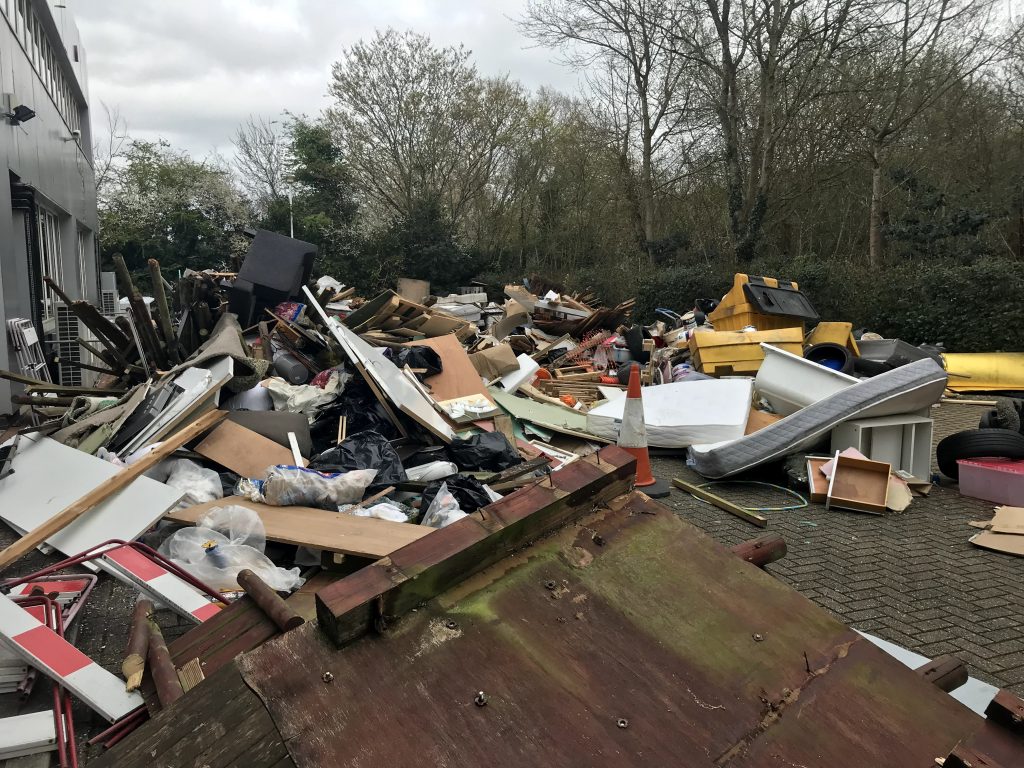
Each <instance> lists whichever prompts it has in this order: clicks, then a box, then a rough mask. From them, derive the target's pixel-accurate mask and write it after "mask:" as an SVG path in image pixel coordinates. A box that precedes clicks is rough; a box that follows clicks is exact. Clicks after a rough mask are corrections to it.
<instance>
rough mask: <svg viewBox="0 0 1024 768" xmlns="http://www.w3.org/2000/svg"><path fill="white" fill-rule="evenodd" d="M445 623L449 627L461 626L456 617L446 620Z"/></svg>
mask: <svg viewBox="0 0 1024 768" xmlns="http://www.w3.org/2000/svg"><path fill="white" fill-rule="evenodd" d="M444 625H445V627H447V628H448V629H458V628H459V622H457V621H456V620H455V619H448V621H446V622H445V623H444Z"/></svg>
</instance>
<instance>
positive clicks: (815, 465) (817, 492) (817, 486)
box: [807, 456, 832, 502]
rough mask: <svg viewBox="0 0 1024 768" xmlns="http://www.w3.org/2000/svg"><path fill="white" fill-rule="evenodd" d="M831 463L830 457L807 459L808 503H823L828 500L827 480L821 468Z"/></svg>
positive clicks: (810, 457)
mask: <svg viewBox="0 0 1024 768" xmlns="http://www.w3.org/2000/svg"><path fill="white" fill-rule="evenodd" d="M830 461H832V457H831V456H824V457H821V456H808V457H807V489H808V491H809V494H808V497H807V498H808V499H809V500H810V501H817V502H823V501H825V500H826V499H827V498H828V478H827V477H825V473H824V472H822V471H821V468H822V467H823V466H825V465H826V464H827V463H828V462H830Z"/></svg>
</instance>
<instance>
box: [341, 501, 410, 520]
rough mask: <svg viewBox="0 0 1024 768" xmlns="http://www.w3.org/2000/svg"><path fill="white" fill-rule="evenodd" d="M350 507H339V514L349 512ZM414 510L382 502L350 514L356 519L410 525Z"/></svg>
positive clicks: (352, 511) (358, 508) (354, 510)
mask: <svg viewBox="0 0 1024 768" xmlns="http://www.w3.org/2000/svg"><path fill="white" fill-rule="evenodd" d="M349 510H350V505H347V504H346V505H342V506H340V507H338V511H339V512H349ZM411 511H412V510H410V509H409V507H407V506H405V505H404V504H397V503H395V502H393V501H382V502H381V503H380V504H374V505H373V506H372V507H356V508H355V509H352V510H351V512H350V514H353V515H355V516H356V517H376V518H377V519H378V520H390V521H391V522H393V523H408V522H409V517H410V514H409V513H410V512H411Z"/></svg>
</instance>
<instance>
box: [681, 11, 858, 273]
mask: <svg viewBox="0 0 1024 768" xmlns="http://www.w3.org/2000/svg"><path fill="white" fill-rule="evenodd" d="M870 1H871V0H683V2H681V4H680V9H681V10H680V14H679V17H678V18H679V23H678V26H677V28H676V30H675V34H674V39H673V45H674V46H675V47H677V48H678V49H679V51H680V52H681V53H682V54H684V55H686V56H687V57H689V58H691V59H692V60H693V61H695V62H696V63H697V64H699V65H700V70H701V82H702V83H703V85H704V87H705V90H706V95H707V99H708V103H709V104H710V105H711V108H712V110H713V112H714V114H715V115H716V117H717V122H718V126H719V130H720V132H721V140H722V158H723V161H724V165H725V174H726V186H727V197H728V203H727V204H728V212H729V228H730V235H731V239H732V245H733V249H734V251H735V253H736V255H737V256H738V257H739V258H740V259H741V260H742V259H746V258H749V257H750V256H752V255H753V253H754V250H755V248H756V246H757V243H758V240H759V238H760V237H761V232H762V227H763V224H764V221H765V217H766V215H767V213H768V208H769V200H770V197H771V193H772V184H773V181H774V177H775V172H776V168H777V159H778V158H777V155H778V150H779V147H780V146H781V145H784V144H785V143H786V142H787V140H789V139H791V138H797V140H799V139H798V137H794V136H793V133H794V131H795V129H796V125H797V123H798V120H799V118H800V116H801V114H802V113H803V112H804V111H805V110H806V109H807V108H808V107H809V106H810V105H811V104H813V103H814V102H816V101H818V100H821V99H823V98H827V97H829V96H830V95H831V94H832V91H833V80H832V78H831V77H830V75H829V71H828V68H829V65H830V62H831V61H832V60H833V59H834V58H835V57H837V56H838V55H840V53H841V52H842V51H844V50H845V49H846V48H847V47H848V46H849V45H850V43H851V41H853V40H855V39H856V37H857V35H858V34H859V33H860V31H861V30H862V29H864V27H865V26H866V24H867V21H866V18H865V15H866V11H865V9H866V7H867V4H868V3H869V2H870Z"/></svg>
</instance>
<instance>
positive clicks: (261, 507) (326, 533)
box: [167, 496, 434, 558]
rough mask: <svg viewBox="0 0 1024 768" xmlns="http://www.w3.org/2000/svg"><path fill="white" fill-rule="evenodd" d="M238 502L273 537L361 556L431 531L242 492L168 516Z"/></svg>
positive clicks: (182, 519) (187, 519)
mask: <svg viewBox="0 0 1024 768" xmlns="http://www.w3.org/2000/svg"><path fill="white" fill-rule="evenodd" d="M230 505H238V506H241V507H246V508H247V509H251V510H253V511H254V512H255V513H256V514H257V515H259V517H260V520H262V521H263V525H264V527H265V528H266V532H267V538H268V539H269V540H270V541H280V542H282V543H284V544H296V545H299V546H305V547H312V548H313V549H323V550H326V551H327V552H338V553H341V554H346V555H356V556H358V557H372V558H379V557H385V556H387V555H389V554H391V553H392V552H394V551H395V550H396V549H399V548H401V547H404V546H406V545H407V544H410V543H412V542H414V541H416V540H417V539H421V538H423V537H424V536H426V535H428V534H430V533H432V532H433V531H434V529H433V528H427V527H424V526H420V525H412V524H410V523H393V522H391V521H390V520H378V519H377V518H373V517H358V516H357V515H350V514H345V513H343V512H331V511H329V510H326V509H314V508H313V507H274V506H270V505H269V504H257V503H256V502H254V501H249V500H248V499H245V498H243V497H241V496H228V497H227V498H224V499H216V500H214V501H208V502H205V503H203V504H197V505H195V506H194V507H189V508H187V509H175V510H172V511H171V512H169V513H168V515H167V519H168V520H174V521H176V522H179V523H189V524H192V525H194V524H195V523H196V522H198V520H199V519H200V518H202V517H203V516H204V515H206V514H207V513H208V512H209V511H210V510H211V509H213V508H214V507H226V506H230Z"/></svg>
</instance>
